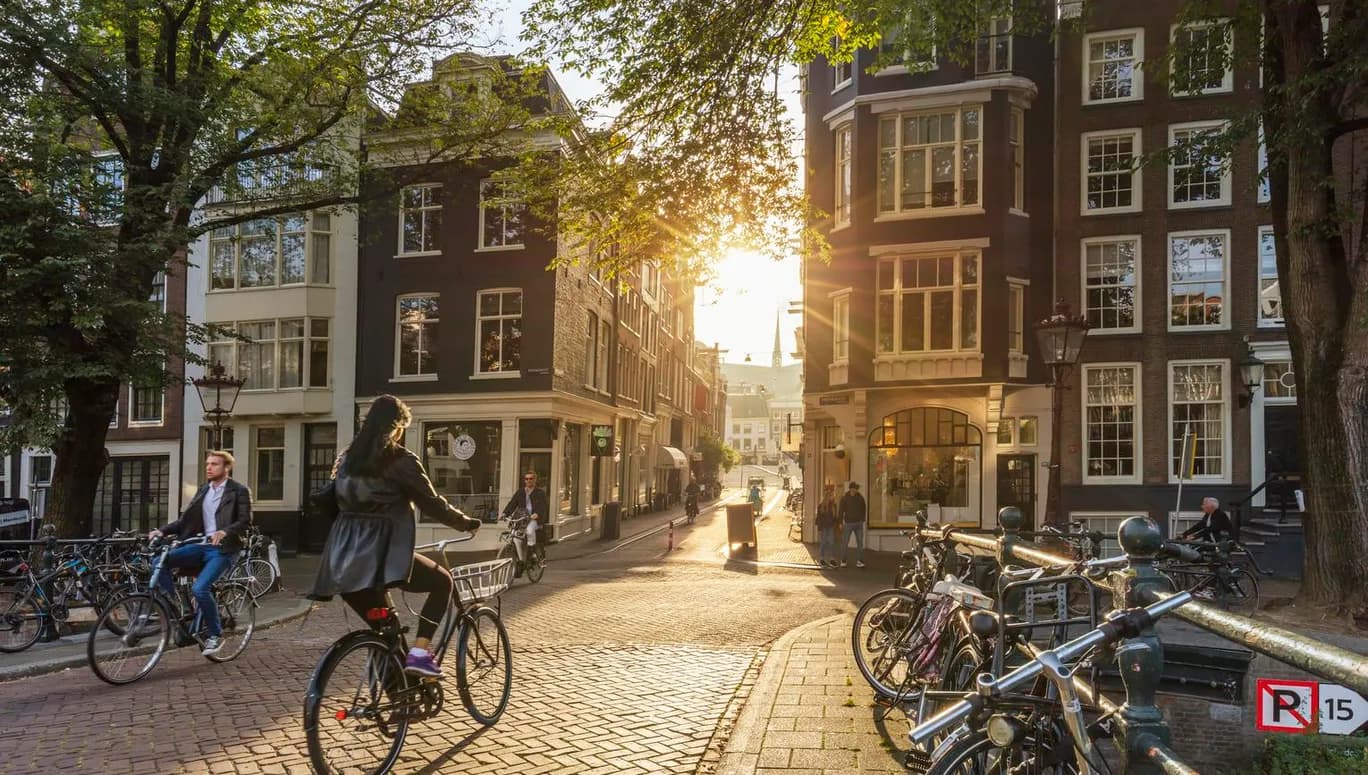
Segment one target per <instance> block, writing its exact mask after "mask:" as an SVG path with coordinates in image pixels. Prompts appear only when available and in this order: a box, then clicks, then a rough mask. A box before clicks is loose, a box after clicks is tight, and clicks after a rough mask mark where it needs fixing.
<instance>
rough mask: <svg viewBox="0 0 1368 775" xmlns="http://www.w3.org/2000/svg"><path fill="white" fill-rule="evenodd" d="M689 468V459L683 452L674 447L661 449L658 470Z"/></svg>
mask: <svg viewBox="0 0 1368 775" xmlns="http://www.w3.org/2000/svg"><path fill="white" fill-rule="evenodd" d="M688 467H689V458H688V457H686V456H685V455H684V453H683V452H680V451H679V450H677V449H675V448H674V447H665V446H662V447H661V448H660V454H659V455H657V456H656V468H679V469H684V468H688Z"/></svg>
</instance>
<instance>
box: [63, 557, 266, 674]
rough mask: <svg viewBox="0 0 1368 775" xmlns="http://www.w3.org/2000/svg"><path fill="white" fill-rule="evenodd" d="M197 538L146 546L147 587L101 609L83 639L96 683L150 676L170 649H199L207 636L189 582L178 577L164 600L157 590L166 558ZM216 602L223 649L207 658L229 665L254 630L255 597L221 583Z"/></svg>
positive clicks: (216, 589)
mask: <svg viewBox="0 0 1368 775" xmlns="http://www.w3.org/2000/svg"><path fill="white" fill-rule="evenodd" d="M207 540H208V538H206V537H204V536H197V537H193V538H188V539H185V540H182V541H165V540H162V539H155V540H154V541H153V542H152V543H151V545H150V547H149V548H150V554H151V558H155V560H156V561H155V562H154V563H153V565H154V567H155V568H156V570H155V571H153V572H152V575H151V576H150V577H149V579H148V582H147V585H146V588H145V589H143V590H142V591H139V592H134V593H131V594H127V595H124V596H122V597H119V598H118V599H116V600H114V601H113V602H111V603H110V604H109V606H108V607H107V608H106V609H105V611H104V613H103V614H101V615H100V618H99V619H97V620H96V622H95V626H94V627H93V628H92V629H91V630H90V634H89V636H88V637H87V639H86V657H87V659H88V660H89V662H90V669H91V670H92V671H94V673H95V675H96V676H98V677H99V678H100V680H102V681H105V682H106V683H111V684H127V683H132V682H134V681H137V680H139V679H140V678H143V677H144V676H146V675H147V674H148V673H150V672H152V668H154V667H156V666H157V663H158V662H160V661H161V658H162V657H163V656H164V655H165V654H166V651H167V649H169V648H178V647H181V646H189V645H191V644H199V645H200V646H203V644H204V641H205V639H206V638H207V637H208V636H207V634H206V632H205V630H204V627H205V622H204V616H203V612H201V611H200V610H199V609H198V607H197V606H196V605H195V602H194V597H193V596H192V595H191V594H190V587H191V584H192V581H193V580H192V578H191V577H189V576H184V575H179V574H178V575H177V579H176V586H175V594H174V595H167V594H166V593H165V591H163V590H162V589H161V587H160V586H159V585H158V583H157V582H158V581H159V579H160V577H161V574H163V573H172V572H173V571H172V569H170V568H167V567H165V562H164V560H165V559H166V555H167V554H169V553H170V552H171V550H172V549H174V548H176V547H177V546H184V545H187V544H198V543H204V542H205V541H207ZM214 600H215V602H216V603H217V605H218V613H219V620H220V622H221V624H222V628H223V633H222V636H221V637H222V638H223V645H222V647H221V648H220V649H219V650H218V651H217V652H216V653H213V654H208V655H205V658H206V659H208V660H209V661H211V662H229V661H231V660H233V659H236V658H237V657H238V656H239V655H241V654H242V652H243V651H244V650H245V649H246V648H247V644H248V643H249V642H250V641H251V639H252V632H253V631H254V630H255V629H256V609H257V602H256V598H255V597H253V596H252V593H251V591H250V590H249V589H248V588H247V586H246V585H245V584H241V583H238V582H231V581H224V580H220V581H218V582H217V583H216V584H214Z"/></svg>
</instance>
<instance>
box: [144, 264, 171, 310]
mask: <svg viewBox="0 0 1368 775" xmlns="http://www.w3.org/2000/svg"><path fill="white" fill-rule="evenodd" d="M158 278H160V279H161V283H160V285H161V300H160V302H161V303H160V304H159V308H158V310H157V311H158V312H166V293H167V287H166V280H167V275H166V270H165V269H158V270H157V273H156V274H154V275H152V289H153V293H152V294H151V295H149V296H148V297H147V300H148V301H150V302H152V303H153V304H157V303H158V299H157V294H156V288H157V286H158V283H157V280H158Z"/></svg>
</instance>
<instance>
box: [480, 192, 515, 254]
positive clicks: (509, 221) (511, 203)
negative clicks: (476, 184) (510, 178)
mask: <svg viewBox="0 0 1368 775" xmlns="http://www.w3.org/2000/svg"><path fill="white" fill-rule="evenodd" d="M510 189H511V186H510V185H509V183H508V182H507V181H503V180H499V179H497V178H490V179H487V180H482V181H480V249H481V250H489V249H494V248H498V249H501V250H502V249H513V248H520V247H522V246H523V227H524V224H523V221H524V210H525V208H524V206H523V202H522V200H521V199H519V198H518V197H517V196H515V195H514V194H513V193H512V191H511V190H510Z"/></svg>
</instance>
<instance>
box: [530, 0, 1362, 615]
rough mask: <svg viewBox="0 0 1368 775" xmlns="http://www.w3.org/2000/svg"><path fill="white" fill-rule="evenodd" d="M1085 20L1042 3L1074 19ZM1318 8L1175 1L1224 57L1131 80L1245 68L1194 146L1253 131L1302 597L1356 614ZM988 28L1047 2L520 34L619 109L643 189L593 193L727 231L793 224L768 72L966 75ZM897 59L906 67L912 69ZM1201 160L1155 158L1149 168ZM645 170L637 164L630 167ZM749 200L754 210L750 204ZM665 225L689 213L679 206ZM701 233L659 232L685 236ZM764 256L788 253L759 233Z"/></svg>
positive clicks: (1328, 121) (1330, 120) (712, 7)
mask: <svg viewBox="0 0 1368 775" xmlns="http://www.w3.org/2000/svg"><path fill="white" fill-rule="evenodd" d="M1091 5H1093V4H1084V3H1062V4H1060V6H1061V8H1066V9H1067V10H1075V9H1079V10H1081V13H1083V14H1085V15H1086V13H1087V8H1088V7H1089V6H1091ZM1218 6H1219V7H1218ZM1317 6H1318V3H1317V2H1316V1H1315V0H1231V1H1230V2H1225V3H1220V4H1213V3H1211V2H1207V0H1184V2H1183V4H1182V6H1181V11H1180V13H1179V14H1178V18H1176V19H1175V21H1177V22H1179V23H1186V22H1191V21H1196V20H1200V19H1203V18H1213V17H1218V16H1225V17H1231V18H1232V20H1233V21H1232V24H1233V27H1234V35H1233V37H1232V38H1230V39H1229V40H1233V46H1231V45H1228V44H1226V43H1225V42H1223V40H1222V36H1193V38H1194V39H1195V41H1196V42H1191V43H1188V42H1180V43H1179V44H1177V45H1174V46H1171V47H1169V55H1168V57H1167V58H1166V59H1164V60H1161V61H1155V62H1152V63H1151V62H1147V63H1146V68H1147V69H1149V68H1151V67H1158V68H1160V69H1161V70H1162V71H1163V74H1164V75H1163V77H1165V78H1168V79H1170V80H1171V82H1172V83H1174V84H1175V85H1177V86H1179V87H1182V86H1183V85H1184V83H1185V82H1191V81H1192V79H1193V78H1194V77H1195V74H1194V73H1193V72H1190V69H1189V68H1188V67H1187V62H1188V61H1189V56H1190V54H1192V53H1193V51H1192V50H1191V49H1190V48H1189V46H1192V45H1202V46H1207V47H1210V50H1204V51H1202V52H1200V53H1202V54H1203V55H1204V56H1207V57H1210V58H1214V59H1215V60H1216V61H1224V62H1229V61H1231V60H1243V61H1250V60H1251V59H1253V60H1254V61H1257V62H1258V63H1259V64H1260V66H1261V67H1262V69H1263V73H1264V77H1263V81H1262V85H1261V87H1260V88H1259V91H1260V92H1261V96H1262V100H1261V102H1259V103H1257V104H1255V105H1253V106H1252V107H1251V110H1250V111H1249V112H1248V114H1247V115H1243V116H1235V117H1232V119H1231V121H1230V125H1229V128H1228V130H1227V131H1225V132H1222V133H1220V135H1219V136H1216V137H1212V138H1203V139H1202V140H1201V141H1200V142H1201V143H1204V144H1208V145H1211V146H1212V148H1211V149H1209V150H1218V151H1219V150H1222V149H1225V150H1229V149H1230V148H1232V147H1234V146H1236V145H1237V144H1240V143H1245V144H1248V143H1250V142H1252V138H1253V135H1254V134H1255V133H1257V132H1258V128H1259V124H1260V120H1261V122H1262V126H1263V134H1264V139H1265V142H1266V144H1267V152H1268V159H1269V169H1268V180H1269V184H1270V187H1271V189H1272V208H1273V213H1274V218H1273V220H1274V232H1275V239H1276V242H1277V249H1278V274H1279V282H1280V283H1281V287H1282V289H1283V293H1282V299H1283V312H1284V317H1285V319H1286V321H1287V330H1288V335H1289V339H1290V340H1291V347H1292V354H1293V359H1294V365H1295V371H1296V377H1297V390H1298V398H1299V404H1300V407H1301V422H1302V440H1303V443H1304V444H1305V456H1304V459H1305V460H1306V461H1307V470H1306V472H1305V484H1306V489H1307V492H1308V493H1309V501H1310V503H1309V510H1310V514H1309V515H1308V519H1307V524H1306V529H1307V550H1306V559H1305V572H1304V579H1305V581H1304V584H1303V587H1302V595H1303V597H1304V598H1305V599H1307V600H1308V601H1310V602H1315V603H1328V604H1333V605H1336V606H1341V607H1347V608H1362V607H1363V606H1364V605H1365V604H1366V603H1368V411H1365V407H1368V220H1365V219H1368V209H1365V207H1364V198H1363V197H1364V193H1365V191H1364V184H1365V174H1364V173H1365V170H1364V165H1363V163H1362V162H1361V161H1360V159H1361V158H1362V152H1363V146H1364V142H1365V140H1364V138H1365V137H1368V134H1365V131H1366V130H1368V104H1365V101H1368V47H1365V46H1363V45H1362V41H1363V40H1364V39H1365V36H1368V7H1366V6H1365V5H1364V4H1363V3H1361V2H1354V1H1353V0H1336V1H1335V2H1331V3H1329V8H1328V13H1327V14H1326V21H1327V23H1328V30H1329V33H1328V38H1327V37H1326V35H1325V34H1323V32H1322V30H1323V28H1322V16H1321V14H1320V12H1319V10H1318V7H1317ZM1232 10H1233V14H1232ZM1006 15H1010V16H1011V18H1012V24H1013V27H1014V29H1015V30H1016V31H1017V32H1018V33H1025V34H1031V33H1039V32H1042V31H1045V30H1048V29H1050V25H1053V24H1055V23H1056V22H1055V3H1053V2H1031V0H1024V1H1019V2H1015V3H1014V2H1011V1H1010V0H979V1H978V2H975V3H967V2H963V0H847V1H845V2H835V1H834V0H738V1H737V2H731V3H723V4H719V3H715V2H710V1H709V0H665V2H660V3H649V4H641V3H634V2H627V1H626V0H539V1H538V2H537V3H536V4H534V6H533V7H532V10H531V11H530V12H529V18H530V19H531V23H530V24H529V27H530V29H531V30H532V32H533V34H534V35H535V36H536V39H537V41H538V42H539V46H540V47H539V49H538V51H539V52H540V53H541V54H542V55H543V56H546V57H547V58H550V59H556V60H561V61H564V62H566V63H567V64H568V65H569V66H570V67H571V68H572V69H574V70H578V71H580V72H581V73H584V74H586V75H589V76H593V77H599V78H601V79H604V80H606V81H607V84H608V85H607V88H606V90H605V93H604V97H603V104H605V105H612V106H613V107H615V108H617V109H618V110H617V115H616V117H615V120H614V122H613V123H612V125H611V130H610V134H612V135H613V136H616V137H621V138H632V139H633V140H634V141H636V142H637V145H636V146H633V153H634V155H631V159H632V163H634V164H635V163H640V164H645V165H648V166H649V174H650V175H651V176H653V178H654V179H653V180H652V181H651V182H649V183H642V184H640V185H634V186H625V185H623V184H622V182H621V180H622V177H623V176H618V177H613V176H605V178H604V180H605V181H607V180H612V181H613V182H612V184H611V185H608V184H605V187H606V188H610V189H611V188H614V187H616V188H617V189H618V190H621V191H626V192H628V194H629V195H631V196H635V195H636V194H637V192H638V191H648V192H652V191H666V190H675V191H680V192H690V193H692V192H694V191H695V190H696V189H698V188H700V187H701V188H704V189H706V190H707V195H706V197H704V198H702V199H701V201H705V202H706V203H708V206H713V207H721V208H722V212H725V213H726V214H727V217H728V218H729V219H730V220H732V221H736V222H740V221H743V220H744V219H745V218H746V217H747V216H746V213H745V212H743V211H738V210H734V209H729V208H728V207H727V203H728V202H731V203H744V205H745V206H746V207H747V208H752V209H750V212H752V213H756V212H764V213H778V212H780V211H782V213H783V215H785V216H787V217H788V218H789V219H791V220H803V219H805V218H810V217H811V212H810V210H809V209H808V208H807V207H806V203H803V202H802V201H801V198H800V197H797V196H795V195H794V194H793V193H792V192H791V190H790V188H789V187H791V186H792V185H793V183H794V180H795V176H794V175H793V174H792V167H791V161H792V159H791V156H789V155H787V153H788V150H789V149H790V148H791V147H792V146H793V145H794V141H795V129H794V128H793V127H791V126H788V125H787V123H786V121H785V118H784V114H783V110H782V104H781V103H782V97H783V95H782V94H781V93H780V91H779V89H778V87H777V83H778V79H779V77H780V74H781V73H783V72H785V71H786V68H788V67H791V66H792V65H794V64H798V65H800V66H801V65H805V64H807V63H809V62H811V61H813V60H814V59H815V58H816V57H819V56H821V57H825V58H826V59H827V60H828V61H832V62H838V63H839V62H849V61H851V59H852V57H853V54H854V52H855V51H856V50H857V49H859V48H862V47H863V48H873V49H876V50H884V51H887V52H890V53H887V54H884V55H882V56H881V58H880V62H878V63H876V64H875V67H876V68H877V67H879V66H881V65H882V64H886V63H888V61H889V57H890V56H892V54H891V52H894V51H902V52H918V51H920V52H927V51H933V50H934V51H936V52H938V53H940V54H941V55H942V56H946V57H948V58H950V59H952V60H955V61H957V62H960V63H964V64H969V63H972V62H973V55H974V46H975V43H976V41H977V39H978V34H979V30H980V28H981V26H982V25H983V24H984V23H985V22H986V21H987V20H988V19H990V18H993V17H997V16H1006ZM1059 23H1060V24H1069V23H1078V22H1076V21H1067V20H1061V21H1060V22H1059ZM885 32H887V33H888V36H887V38H886V39H885V37H884V33H885ZM1197 39H1200V40H1197ZM1261 40H1262V44H1260V41H1261ZM881 42H882V43H883V44H884V45H881ZM902 59H903V60H904V61H905V62H907V63H911V64H909V66H910V67H913V68H916V67H917V66H918V65H917V64H916V62H918V61H919V60H920V59H921V58H919V57H916V56H903V57H902ZM770 84H776V85H775V86H773V87H771V86H770ZM622 147H624V148H626V147H628V144H627V143H625V141H624V143H623V146H622ZM1207 150H1208V149H1204V148H1195V149H1194V148H1193V147H1185V148H1170V149H1165V150H1164V151H1163V152H1161V153H1160V154H1155V155H1154V156H1153V158H1151V161H1157V160H1158V159H1160V158H1164V156H1165V155H1166V154H1167V155H1172V154H1191V153H1204V152H1207ZM1356 152H1357V153H1358V154H1359V155H1358V156H1357V157H1356V156H1355V153H1356ZM647 156H649V157H651V159H652V161H650V162H642V161H640V160H639V159H640V157H647ZM657 161H658V162H659V163H656V162H657ZM625 176H626V177H630V175H625ZM589 179H590V181H591V184H592V183H593V182H594V181H595V179H594V178H592V177H590V178H589ZM609 198H611V197H605V199H609ZM659 201H662V202H663V201H665V199H664V198H663V197H661V198H660V199H659ZM718 203H721V204H718ZM757 203H763V204H764V205H767V206H769V209H764V210H760V209H753V208H755V206H756V205H757ZM660 212H661V213H670V214H673V213H672V211H671V210H669V209H667V208H664V207H661V210H660ZM684 212H685V213H686V214H690V215H691V211H690V210H689V208H688V205H687V203H686V204H685V205H684ZM754 220H755V219H752V221H754ZM706 222H707V218H704V217H697V218H695V217H685V218H682V219H681V220H680V221H678V223H679V225H680V226H681V227H683V228H686V229H687V228H692V227H695V226H696V225H698V224H702V223H706ZM811 222H812V221H811V220H809V221H808V223H809V224H810V223H811ZM714 223H717V222H716V221H714ZM762 231H763V230H762ZM713 234H716V232H713ZM755 236H757V237H758V238H764V237H765V235H764V234H760V235H755ZM807 237H808V238H809V239H816V238H817V235H814V234H813V233H812V232H810V231H809V232H808V233H807ZM692 238H693V239H695V240H697V239H701V238H702V237H700V236H699V235H697V234H695V235H694V236H693V237H692ZM676 244H677V245H682V246H684V247H686V248H687V247H688V245H689V243H688V240H680V241H678V242H677V243H676ZM771 247H772V248H779V249H782V248H787V247H788V245H787V244H785V243H784V239H783V238H782V237H781V238H780V239H779V240H777V241H776V240H774V239H773V236H771ZM808 252H810V253H820V246H819V245H817V246H814V245H812V244H809V246H808Z"/></svg>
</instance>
